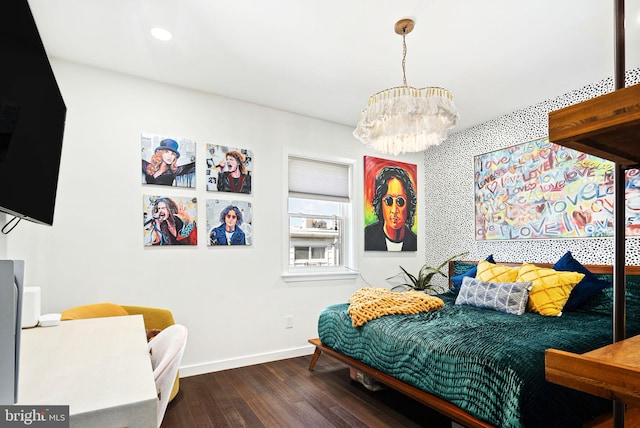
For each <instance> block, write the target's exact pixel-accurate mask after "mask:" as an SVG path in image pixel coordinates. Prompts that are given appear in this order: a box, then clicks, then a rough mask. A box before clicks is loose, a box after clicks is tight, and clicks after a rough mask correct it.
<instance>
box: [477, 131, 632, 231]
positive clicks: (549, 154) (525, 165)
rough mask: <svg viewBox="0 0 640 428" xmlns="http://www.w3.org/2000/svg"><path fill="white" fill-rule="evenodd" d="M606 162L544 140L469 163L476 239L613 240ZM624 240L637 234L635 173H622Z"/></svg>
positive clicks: (609, 169)
mask: <svg viewBox="0 0 640 428" xmlns="http://www.w3.org/2000/svg"><path fill="white" fill-rule="evenodd" d="M613 169H614V165H613V163H612V162H609V161H606V160H604V159H601V158H598V157H595V156H591V155H587V154H585V153H582V152H579V151H577V150H573V149H569V148H566V147H563V146H560V145H558V144H554V143H551V142H550V141H549V140H548V139H547V138H542V139H539V140H534V141H530V142H527V143H524V144H520V145H517V146H512V147H507V148H506V149H502V150H498V151H495V152H491V153H487V154H483V155H479V156H476V157H475V158H474V178H475V180H474V187H475V208H476V214H475V237H476V239H477V240H505V239H548V238H581V237H607V236H613V203H614V182H613ZM626 200H627V207H626V214H627V221H626V224H627V235H639V234H640V173H639V171H638V170H629V171H627V172H626Z"/></svg>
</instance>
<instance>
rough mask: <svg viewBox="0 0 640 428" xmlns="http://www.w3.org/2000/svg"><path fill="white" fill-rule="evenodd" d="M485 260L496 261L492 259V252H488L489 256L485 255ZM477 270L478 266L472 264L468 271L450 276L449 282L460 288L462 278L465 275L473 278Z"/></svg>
mask: <svg viewBox="0 0 640 428" xmlns="http://www.w3.org/2000/svg"><path fill="white" fill-rule="evenodd" d="M485 260H486V261H488V262H489V263H495V262H496V261H495V260H493V254H489V256H487V258H486V259H485ZM477 272H478V266H474V267H472V268H471V269H469V270H468V271H466V272H465V273H459V274H458V275H455V276H452V277H451V284H453V285H454V287H457V288H460V286H462V280H463V279H464V277H465V276H468V277H471V278H475V277H476V273H477Z"/></svg>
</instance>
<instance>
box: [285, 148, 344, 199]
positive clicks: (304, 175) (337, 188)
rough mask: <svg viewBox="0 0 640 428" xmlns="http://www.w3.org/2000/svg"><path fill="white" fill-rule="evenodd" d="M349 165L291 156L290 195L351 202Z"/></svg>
mask: <svg viewBox="0 0 640 428" xmlns="http://www.w3.org/2000/svg"><path fill="white" fill-rule="evenodd" d="M349 188H350V186H349V165H346V164H340V163H331V162H323V161H318V160H314V159H305V158H298V157H289V196H294V197H299V198H314V199H316V198H319V197H320V198H322V199H332V200H336V201H341V202H349V198H350V195H349Z"/></svg>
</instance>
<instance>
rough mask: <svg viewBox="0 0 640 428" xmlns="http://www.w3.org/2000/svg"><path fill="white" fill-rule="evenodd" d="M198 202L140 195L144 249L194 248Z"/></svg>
mask: <svg viewBox="0 0 640 428" xmlns="http://www.w3.org/2000/svg"><path fill="white" fill-rule="evenodd" d="M197 223H198V199H197V198H195V197H182V196H160V195H144V196H143V197H142V228H143V236H144V246H145V247H151V246H168V245H198V228H197V226H196V225H197Z"/></svg>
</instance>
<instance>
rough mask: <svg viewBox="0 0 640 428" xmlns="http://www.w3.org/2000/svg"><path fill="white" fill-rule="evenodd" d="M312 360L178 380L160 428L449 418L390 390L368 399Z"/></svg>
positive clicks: (426, 423) (337, 367)
mask: <svg viewBox="0 0 640 428" xmlns="http://www.w3.org/2000/svg"><path fill="white" fill-rule="evenodd" d="M310 360H311V356H307V357H299V358H292V359H288V360H282V361H275V362H271V363H266V364H259V365H254V366H249V367H242V368H238V369H231V370H225V371H220V372H215V373H208V374H204V375H199V376H191V377H186V378H182V379H180V392H179V393H178V395H177V396H176V397H175V398H174V400H173V401H172V402H171V403H169V406H168V408H167V411H166V413H165V417H164V420H163V422H162V428H178V427H179V428H191V427H196V428H200V427H251V428H253V427H267V428H271V427H305V428H306V427H429V428H440V427H442V428H444V427H447V428H450V427H451V422H450V421H449V420H448V418H446V417H444V416H442V415H440V414H438V413H436V412H434V411H432V410H430V409H429V408H427V407H425V406H423V405H421V404H420V403H418V402H416V401H414V400H413V399H411V398H408V397H405V396H404V395H402V394H399V393H397V392H395V391H393V390H390V389H387V390H384V391H378V392H372V391H369V390H367V389H366V388H365V387H364V386H362V385H361V384H360V383H358V382H354V381H352V380H351V378H350V377H349V368H348V367H347V366H346V365H345V364H343V363H341V362H339V361H336V360H334V359H333V358H331V357H329V356H322V357H320V360H319V361H318V363H317V364H316V366H315V369H314V370H313V371H312V372H310V371H308V370H307V367H308V366H309V361H310Z"/></svg>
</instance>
